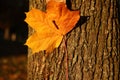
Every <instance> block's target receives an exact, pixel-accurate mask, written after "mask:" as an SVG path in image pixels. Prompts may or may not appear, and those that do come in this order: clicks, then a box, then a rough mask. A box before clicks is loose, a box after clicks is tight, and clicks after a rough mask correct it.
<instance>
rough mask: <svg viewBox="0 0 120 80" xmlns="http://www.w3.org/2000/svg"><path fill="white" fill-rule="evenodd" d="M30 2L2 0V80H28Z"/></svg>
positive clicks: (0, 55)
mask: <svg viewBox="0 0 120 80" xmlns="http://www.w3.org/2000/svg"><path fill="white" fill-rule="evenodd" d="M28 4H29V0H0V65H1V66H0V80H26V75H27V73H26V70H27V68H26V63H27V47H26V46H24V43H25V41H26V39H27V35H28V27H27V24H26V23H25V22H24V19H25V17H26V16H25V12H27V11H28Z"/></svg>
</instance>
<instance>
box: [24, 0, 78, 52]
mask: <svg viewBox="0 0 120 80" xmlns="http://www.w3.org/2000/svg"><path fill="white" fill-rule="evenodd" d="M46 8H47V9H46V12H43V11H40V10H38V9H34V8H33V9H32V10H30V11H29V12H28V13H26V16H27V17H26V19H25V21H26V22H27V23H28V24H29V25H30V26H31V27H32V28H33V29H34V30H35V32H34V33H33V34H32V35H31V36H30V37H29V38H28V39H27V41H26V45H28V46H29V47H30V48H31V49H32V51H33V53H35V52H39V51H42V50H46V52H51V51H52V50H53V49H54V48H57V47H58V46H59V45H60V43H61V41H62V38H63V36H64V35H65V34H66V33H68V32H69V31H70V30H72V29H73V28H74V26H75V24H76V23H77V21H78V19H79V18H80V16H79V11H70V10H69V9H67V6H66V4H65V3H64V2H55V1H53V0H51V1H49V2H48V3H47V6H46Z"/></svg>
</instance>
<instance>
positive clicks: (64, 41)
mask: <svg viewBox="0 0 120 80" xmlns="http://www.w3.org/2000/svg"><path fill="white" fill-rule="evenodd" d="M63 43H64V51H65V62H66V72H65V74H66V80H69V75H68V51H67V45H66V36H64V37H63Z"/></svg>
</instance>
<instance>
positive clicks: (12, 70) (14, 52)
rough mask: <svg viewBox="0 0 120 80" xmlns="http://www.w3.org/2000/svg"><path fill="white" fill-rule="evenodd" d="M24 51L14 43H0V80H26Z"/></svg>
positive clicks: (20, 45) (25, 54)
mask: <svg viewBox="0 0 120 80" xmlns="http://www.w3.org/2000/svg"><path fill="white" fill-rule="evenodd" d="M26 49H27V48H26V47H25V46H24V45H22V44H19V43H16V42H8V41H0V65H1V66H0V80H26V78H27V52H26Z"/></svg>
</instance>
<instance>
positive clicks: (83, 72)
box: [28, 0, 120, 80]
mask: <svg viewBox="0 0 120 80" xmlns="http://www.w3.org/2000/svg"><path fill="white" fill-rule="evenodd" d="M67 3H69V2H67ZM116 4H117V1H116V0H71V5H70V3H69V6H68V7H70V6H71V8H72V9H73V10H75V9H80V12H81V13H80V15H81V16H83V19H81V21H83V20H84V17H85V16H89V19H88V20H87V21H86V22H85V23H84V24H82V25H79V26H76V28H74V29H73V30H72V31H71V32H70V33H69V34H68V35H67V50H68V64H69V65H68V69H69V80H119V78H120V70H119V68H120V53H119V25H118V15H117V7H116ZM45 5H46V4H45V1H44V0H30V9H31V8H32V7H34V8H39V9H41V10H45ZM31 33H32V29H30V30H29V35H31ZM65 71H66V61H65V53H64V49H63V44H61V46H60V47H59V48H58V49H55V50H54V51H53V53H51V54H49V55H47V56H46V55H45V54H44V52H40V53H36V54H32V52H31V50H29V54H28V80H65Z"/></svg>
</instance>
